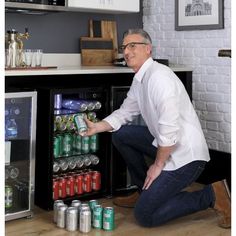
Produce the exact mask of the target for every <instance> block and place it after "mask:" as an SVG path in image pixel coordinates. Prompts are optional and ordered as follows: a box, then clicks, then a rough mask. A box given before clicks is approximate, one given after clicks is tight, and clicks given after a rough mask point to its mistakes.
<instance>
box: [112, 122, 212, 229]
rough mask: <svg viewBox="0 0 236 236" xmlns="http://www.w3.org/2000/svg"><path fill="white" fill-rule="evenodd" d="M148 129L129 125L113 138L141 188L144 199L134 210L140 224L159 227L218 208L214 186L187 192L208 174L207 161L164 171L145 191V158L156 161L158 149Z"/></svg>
mask: <svg viewBox="0 0 236 236" xmlns="http://www.w3.org/2000/svg"><path fill="white" fill-rule="evenodd" d="M153 139H154V138H153V136H152V135H151V134H150V132H149V131H148V128H147V127H145V126H138V125H125V126H122V127H121V128H120V129H119V130H118V131H116V132H114V133H113V135H112V141H113V144H114V145H115V147H116V148H117V150H118V151H119V152H120V153H121V155H122V157H123V158H124V160H125V162H126V164H127V167H128V170H129V173H130V176H131V180H132V182H133V183H134V184H135V185H137V186H138V188H139V190H140V193H141V194H140V197H139V199H138V201H137V203H136V205H135V208H134V215H135V218H136V220H137V222H138V223H139V224H140V225H142V226H145V227H153V226H158V225H161V224H163V223H166V222H168V221H169V220H172V219H175V218H178V217H181V216H185V215H187V214H191V213H194V212H197V211H200V210H204V209H207V208H208V207H212V206H213V205H214V201H215V196H214V193H213V190H212V187H211V186H210V185H208V186H205V187H204V188H203V189H202V190H198V191H195V192H187V191H183V189H184V188H185V187H187V186H189V185H190V184H191V183H193V182H194V181H195V180H196V179H197V178H198V177H199V175H200V174H201V173H202V171H203V170H204V167H205V164H206V162H205V161H194V162H191V163H189V164H187V165H185V166H183V167H181V168H179V169H177V170H174V171H164V170H163V171H162V172H161V174H160V175H159V176H158V177H157V178H156V179H155V180H154V181H153V183H152V184H151V186H150V187H149V188H148V189H147V190H143V191H142V186H143V184H144V180H145V177H146V172H147V170H148V166H147V164H146V162H145V158H144V157H145V155H146V156H149V157H150V158H152V159H153V160H155V157H156V152H157V148H156V147H154V146H153V145H152V141H153Z"/></svg>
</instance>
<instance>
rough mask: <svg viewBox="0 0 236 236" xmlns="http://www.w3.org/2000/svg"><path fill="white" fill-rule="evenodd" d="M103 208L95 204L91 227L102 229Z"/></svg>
mask: <svg viewBox="0 0 236 236" xmlns="http://www.w3.org/2000/svg"><path fill="white" fill-rule="evenodd" d="M102 213H103V208H102V206H101V205H95V206H94V208H93V228H95V229H102V228H103V225H102V218H103V215H102Z"/></svg>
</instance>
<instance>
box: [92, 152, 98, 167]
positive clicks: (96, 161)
mask: <svg viewBox="0 0 236 236" xmlns="http://www.w3.org/2000/svg"><path fill="white" fill-rule="evenodd" d="M90 160H91V164H92V165H97V164H98V163H99V158H98V156H96V155H93V154H91V155H90Z"/></svg>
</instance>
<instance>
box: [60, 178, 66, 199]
mask: <svg viewBox="0 0 236 236" xmlns="http://www.w3.org/2000/svg"><path fill="white" fill-rule="evenodd" d="M65 197H66V179H65V178H63V177H61V178H59V198H65Z"/></svg>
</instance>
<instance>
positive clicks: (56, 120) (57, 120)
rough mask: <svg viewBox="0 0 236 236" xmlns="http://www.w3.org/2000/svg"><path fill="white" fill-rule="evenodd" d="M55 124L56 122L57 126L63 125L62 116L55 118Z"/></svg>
mask: <svg viewBox="0 0 236 236" xmlns="http://www.w3.org/2000/svg"><path fill="white" fill-rule="evenodd" d="M54 122H56V123H57V124H59V123H61V122H62V117H61V116H58V115H57V116H55V118H54Z"/></svg>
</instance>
